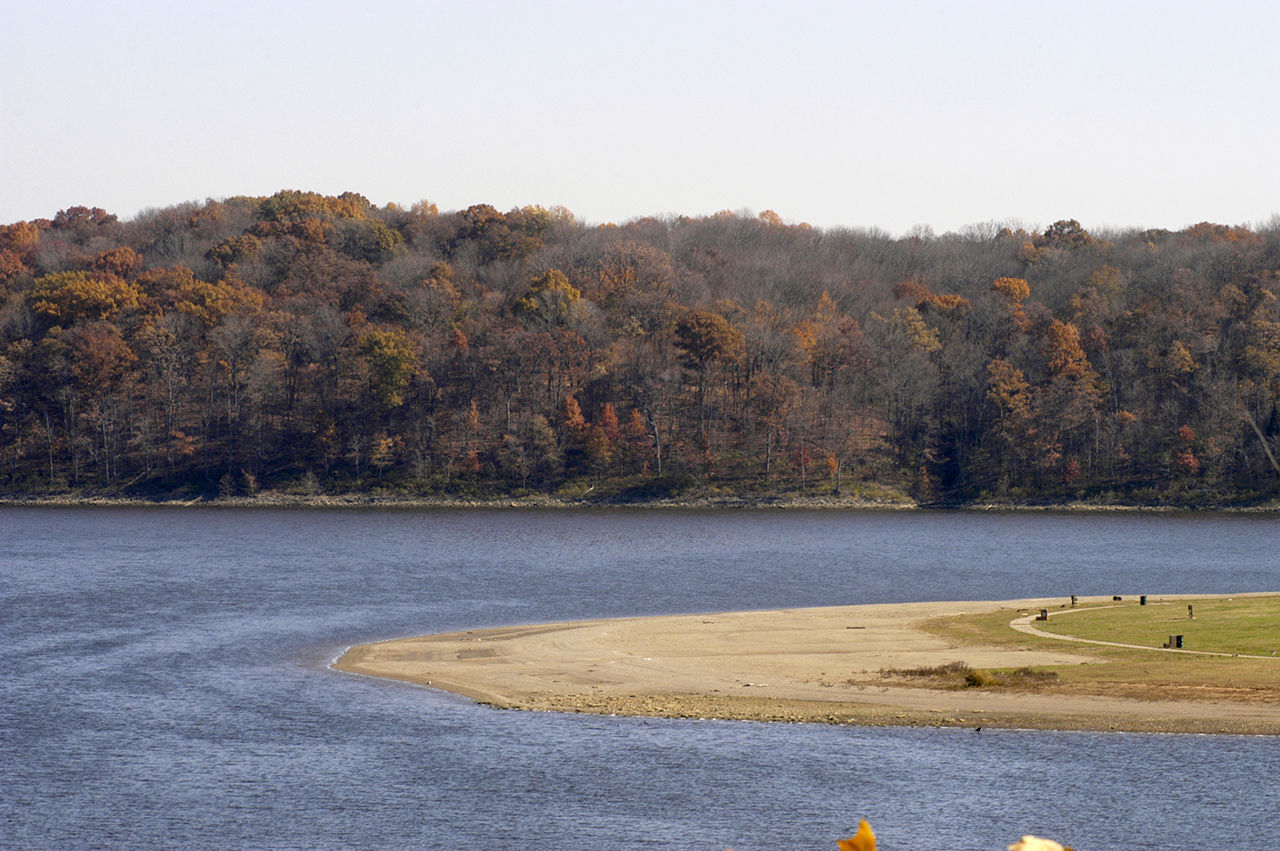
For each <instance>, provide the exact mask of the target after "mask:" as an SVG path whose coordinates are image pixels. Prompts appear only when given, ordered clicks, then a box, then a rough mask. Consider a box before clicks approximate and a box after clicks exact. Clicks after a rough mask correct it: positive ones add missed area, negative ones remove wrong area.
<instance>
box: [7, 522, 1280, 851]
mask: <svg viewBox="0 0 1280 851" xmlns="http://www.w3.org/2000/svg"><path fill="white" fill-rule="evenodd" d="M1278 545H1280V518H1276V517H1275V516H1235V515H1232V516H1222V515H1194V516H1192V515H1166V514H1136V513H1135V514H1119V515H1089V516H1082V515H1068V514H1052V513H1025V514H998V513H946V512H937V513H935V512H859V513H844V512H804V511H773V512H766V511H732V512H723V511H722V512H717V511H688V512H678V511H630V510H617V511H583V512H578V511H532V510H530V511H479V510H475V511H473V510H386V509H379V510H367V511H366V510H354V509H344V510H316V509H281V510H275V509H216V508H187V509H167V508H150V509H106V508H97V509H70V508H41V509H27V508H0V846H3V847H13V848H57V847H66V848H88V847H93V848H123V847H128V848H138V847H164V848H187V847H190V848H352V847H354V848H449V849H493V848H499V847H507V846H513V847H522V848H545V849H596V848H601V849H615V848H616V849H628V848H680V849H686V848H687V849H725V848H733V849H737V851H744V849H792V848H794V849H808V848H814V849H826V851H834V849H835V842H836V839H837V838H840V837H844V836H849V835H851V834H852V833H853V831H854V830H855V829H856V828H857V824H858V820H859V819H860V818H866V819H868V820H870V821H871V823H872V825H873V826H874V827H875V829H876V832H877V834H878V835H879V838H880V847H881V848H882V849H886V851H893V849H921V848H939V849H1003V848H1004V847H1005V846H1006V845H1007V844H1008V843H1010V842H1012V841H1014V840H1015V839H1016V838H1017V837H1018V836H1020V835H1021V834H1023V833H1037V834H1039V835H1047V836H1051V837H1054V838H1057V839H1059V840H1061V841H1064V842H1069V843H1070V844H1073V845H1074V847H1075V848H1076V849H1077V851H1089V849H1094V851H1103V850H1104V849H1113V848H1119V847H1124V848H1126V849H1128V848H1152V849H1157V848H1158V849H1177V848H1202V847H1227V846H1229V847H1234V848H1262V847H1271V846H1272V845H1273V844H1274V843H1275V841H1276V837H1277V835H1278V834H1280V819H1278V817H1277V813H1280V782H1277V780H1276V777H1277V773H1280V739H1278V738H1268V737H1238V738H1237V737H1209V736H1152V735H1130V734H1083V733H1045V732H1024V731H992V730H985V731H983V732H981V733H974V732H973V731H970V730H941V729H897V728H842V727H826V726H809V725H777V724H760V723H745V722H720V721H666V720H651V719H628V718H605V717H593V716H569V715H559V714H551V713H520V712H509V711H499V710H494V709H487V708H484V707H479V706H476V705H474V704H472V703H470V702H469V701H466V700H464V699H461V698H458V697H454V696H451V695H448V694H445V693H441V692H437V691H434V690H432V689H428V688H420V687H414V686H409V685H404V684H397V683H391V682H383V681H375V680H371V679H366V678H361V677H356V676H350V675H345V674H340V673H336V672H333V671H331V670H329V669H328V667H327V666H328V663H329V662H330V661H331V660H332V659H334V658H335V657H336V656H337V655H338V654H339V653H340V652H341V651H342V650H343V648H345V647H347V646H349V645H351V644H353V643H359V642H364V641H370V640H375V639H380V638H391V637H395V636H402V635H412V634H419V633H426V632H438V631H447V630H455V629H463V628H472V627H485V626H497V625H502V624H514V623H528V622H540V621H552V620H564V619H577V618H594V617H610V616H626V615H645V614H659V613H664V614H665V613H676V612H697V611H725V610H737V609H761V608H779V607H796V606H820V605H821V606H826V605H837V604H847V603H878V602H906V601H917V600H965V599H992V598H994V599H1004V598H1015V597H1031V596H1041V595H1062V596H1064V597H1065V596H1067V595H1070V594H1082V595H1084V594H1140V593H1149V594H1162V593H1195V592H1222V593H1232V592H1238V591H1270V590H1280V546H1278Z"/></svg>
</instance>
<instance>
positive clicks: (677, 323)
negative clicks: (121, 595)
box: [0, 191, 1280, 505]
mask: <svg viewBox="0 0 1280 851" xmlns="http://www.w3.org/2000/svg"><path fill="white" fill-rule="evenodd" d="M1277 295H1280V226H1276V225H1272V226H1269V227H1267V228H1262V229H1252V228H1247V227H1230V226H1224V225H1214V224H1207V223H1205V224H1200V225H1196V226H1194V227H1190V228H1187V229H1185V230H1182V231H1178V232H1170V231H1123V232H1108V233H1090V232H1089V231H1087V230H1086V229H1084V228H1083V227H1082V226H1081V225H1080V224H1079V223H1077V222H1075V221H1073V220H1063V221H1060V222H1057V223H1055V224H1053V225H1052V226H1050V227H1048V228H1046V229H1045V230H1043V231H1040V232H1027V231H1024V230H1019V229H1011V228H1006V227H1000V226H996V225H988V226H978V227H973V228H970V229H967V230H966V231H964V232H961V233H949V234H945V235H942V236H935V235H933V234H930V233H919V234H915V235H912V236H909V237H904V238H892V237H890V236H888V235H886V234H883V233H878V232H866V231H847V230H819V229H815V228H813V227H809V226H807V225H803V224H801V225H790V224H785V223H784V222H783V221H782V220H781V219H780V218H779V217H778V216H777V215H775V214H773V213H771V212H765V213H762V214H760V215H759V216H751V215H748V214H745V213H743V214H734V213H721V214H717V215H715V216H711V217H706V218H697V219H693V218H684V217H681V218H673V219H667V220H657V219H640V220H636V221H632V222H628V223H625V224H622V225H613V224H607V225H599V226H595V225H588V224H585V223H582V222H580V221H578V220H576V219H575V218H574V216H573V215H572V213H570V212H569V211H567V210H564V209H560V208H555V209H550V210H548V209H543V208H541V207H524V208H518V209H513V210H511V211H508V212H505V213H503V212H500V211H498V210H496V209H494V208H493V207H490V206H487V205H483V204H480V205H475V206H472V207H469V208H467V209H465V210H461V211H453V212H441V211H439V210H437V209H436V208H435V206H434V205H431V204H425V203H423V204H418V205H415V206H413V207H411V208H408V209H405V208H401V207H398V206H395V205H388V206H387V207H385V208H379V207H375V206H373V205H372V204H370V203H369V202H368V201H367V200H366V199H365V198H363V197H362V196H360V195H357V194H354V193H345V194H343V195H341V196H337V197H330V196H321V195H317V194H314V193H308V192H296V191H283V192H279V193H277V194H275V195H273V196H270V197H237V198H229V199H226V200H223V201H208V202H205V203H191V204H184V205H180V206H176V207H171V208H167V209H163V210H155V211H151V212H148V213H145V214H143V215H140V216H139V217H137V218H136V219H134V220H131V221H120V220H119V219H118V218H117V217H116V216H114V215H111V214H110V213H108V212H106V211H103V210H100V209H97V208H86V207H76V208H71V209H68V210H63V211H60V212H58V213H57V214H56V215H55V216H54V217H53V218H52V219H40V220H36V221H31V222H18V223H14V224H9V225H5V226H2V227H0V305H2V306H0V495H6V496H9V497H25V496H43V495H72V496H103V495H107V496H133V497H141V498H173V499H189V498H193V497H196V496H213V495H218V494H222V495H252V494H254V493H257V492H259V491H261V490H264V489H270V490H276V491H281V492H286V493H295V494H309V495H317V494H326V493H366V494H383V495H405V496H414V497H421V496H433V495H434V496H462V497H506V496H513V495H521V494H530V493H549V494H557V495H560V496H562V497H569V498H574V497H579V496H581V495H583V494H588V495H589V498H600V499H604V500H609V501H624V502H625V501H643V500H647V499H653V498H658V497H670V496H679V495H681V494H688V493H702V494H705V493H715V494H732V495H735V496H740V497H745V498H759V497H770V496H779V495H784V496H786V495H789V496H795V495H802V496H819V495H824V494H837V493H838V494H844V495H849V494H855V495H859V494H864V495H868V496H871V497H873V498H875V497H877V496H879V495H891V494H895V493H906V494H910V495H911V496H912V497H913V498H915V499H916V500H918V501H920V502H924V503H940V504H964V503H970V502H984V503H986V502H1001V503H1011V504H1023V503H1030V504H1036V503H1049V502H1062V501H1067V500H1086V501H1096V502H1113V503H1132V504H1143V505H1150V504H1177V505H1247V504H1255V503H1258V502H1263V501H1266V500H1271V499H1274V498H1275V497H1276V496H1277V494H1280V489H1278V487H1277V485H1278V484H1280V463H1278V462H1277V460H1276V456H1277V454H1278V453H1280V412H1278V411H1277V399H1278V398H1280V303H1278V301H1277Z"/></svg>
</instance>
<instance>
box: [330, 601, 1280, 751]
mask: <svg viewBox="0 0 1280 851" xmlns="http://www.w3.org/2000/svg"><path fill="white" fill-rule="evenodd" d="M1197 596H1200V595H1197ZM1102 599H1103V598H1082V602H1097V601H1100V600H1102ZM1063 603H1064V600H1063V599H1062V598H1056V597H1055V598H1044V599H1026V600H1005V601H975V602H947V603H901V604H881V605H863V606H839V607H829V608H811V609H787V610H778V611H758V612H728V613H716V614H700V615H671V616H660V617H648V618H625V619H617V620H594V621H576V622H566V623H555V624H542V625H530V626H513V627H502V628H497V629H483V630H468V631H465V632H456V633H447V634H439V635H427V636H421V637H416V638H401V639H394V640H391V641H384V642H379V643H376V644H365V645H359V646H356V647H352V648H351V649H349V650H348V651H347V652H346V653H344V654H343V655H342V657H341V658H340V659H339V660H338V661H337V662H336V663H335V664H334V667H335V668H337V669H339V670H342V671H348V672H351V673H358V674H366V675H369V676H375V677H385V678H390V679H396V680H404V681H407V682H413V683H419V684H423V685H429V686H432V687H434V688H440V689H445V690H447V691H451V692H454V693H457V694H460V695H464V696H466V697H469V698H472V699H474V700H476V701H479V702H481V703H485V704H489V705H492V706H496V707H501V708H508V709H526V710H554V711H562V712H591V713H600V714H616V715H650V716H662V717H671V718H726V719H745V720H758V721H805V722H823V723H850V724H886V725H933V726H967V727H974V728H977V727H1020V728H1039V729H1062V730H1074V729H1082V730H1131V731H1159V732H1219V733H1262V734H1280V704H1276V703H1256V702H1255V703H1244V702H1228V701H1198V700H1141V699H1135V698H1131V697H1119V696H1107V695H1097V694H1073V693H1070V692H1069V691H1068V692H1066V693H1062V691H1061V689H1056V690H1055V691H1053V692H1046V693H1037V692H1028V691H1006V690H986V689H962V690H951V689H946V690H944V689H930V688H915V687H910V686H903V685H900V684H896V683H895V684H889V683H887V682H886V681H885V680H884V678H882V677H881V676H880V672H881V671H883V670H886V669H909V668H923V667H933V666H937V665H944V664H947V663H950V662H957V661H960V662H964V663H966V664H968V665H969V666H970V667H973V668H983V669H986V668H1020V667H1028V666H1044V665H1069V664H1083V663H1087V662H1089V661H1090V660H1091V657H1090V656H1089V655H1088V648H1087V646H1085V645H1079V644H1076V645H1071V644H1065V643H1064V645H1063V646H1062V647H1061V648H1058V647H1053V646H1048V647H1046V648H1044V649H1040V650H1011V649H1008V648H1000V647H982V646H961V645H958V644H955V643H953V642H950V641H948V640H946V639H943V638H939V637H937V636H932V635H928V634H926V633H924V632H922V631H920V630H919V629H918V628H917V625H918V624H920V623H921V622H922V621H925V620H928V619H930V618H934V617H940V616H945V615H958V614H966V613H969V614H976V613H981V612H990V611H996V610H1000V609H1007V610H1009V615H1010V619H1011V620H1012V619H1014V618H1016V617H1017V616H1018V615H1019V614H1020V613H1027V612H1034V611H1038V610H1039V609H1040V608H1050V607H1053V608H1056V607H1059V606H1061V605H1062V604H1063ZM1277 671H1278V675H1280V663H1278V664H1277Z"/></svg>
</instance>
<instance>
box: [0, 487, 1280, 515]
mask: <svg viewBox="0 0 1280 851" xmlns="http://www.w3.org/2000/svg"><path fill="white" fill-rule="evenodd" d="M0 508H248V509H253V508H259V509H270V508H298V509H305V508H349V509H370V508H385V509H391V510H394V509H492V510H590V511H614V510H633V509H641V510H658V511H681V510H683V511H696V510H747V511H750V510H761V511H764V510H781V511H794V510H799V511H806V510H809V511H961V512H963V511H975V512H992V513H1000V512H1011V513H1015V512H1018V513H1069V514H1118V513H1131V514H1144V513H1149V514H1241V515H1280V502H1269V503H1265V504H1261V505H1251V506H1179V505H1133V504H1128V503H1085V502H1065V503H1050V504H1043V505H1041V504H1034V505H1033V504H1025V503H972V504H958V505H945V506H943V505H929V504H924V505H922V504H920V503H917V502H915V501H914V500H911V499H910V498H907V497H903V498H902V499H900V500H890V499H883V500H881V499H867V498H864V497H850V496H833V495H830V494H827V495H814V496H777V497H750V496H712V497H689V498H670V499H657V500H644V501H631V502H626V501H609V500H590V499H572V498H563V497H557V496H552V495H547V494H537V495H532V496H521V497H494V498H490V499H469V498H454V497H405V496H381V495H372V494H358V493H349V494H337V495H331V496H330V495H323V496H306V495H300V494H284V493H276V492H264V493H262V494H259V495H258V496H252V497H249V496H238V497H217V498H213V499H206V498H204V497H195V498H193V499H189V500H184V499H145V498H139V497H118V496H102V497H93V496H88V497H59V496H41V497H18V496H0Z"/></svg>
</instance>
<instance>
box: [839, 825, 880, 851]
mask: <svg viewBox="0 0 1280 851" xmlns="http://www.w3.org/2000/svg"><path fill="white" fill-rule="evenodd" d="M836 846H837V847H838V848H839V849H840V851H876V835H875V834H874V833H872V831H871V825H869V824H867V820H866V819H863V820H862V822H861V823H860V824H859V825H858V832H857V833H856V834H855V835H854V836H852V837H850V838H849V839H841V840H839V841H837V842H836Z"/></svg>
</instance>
